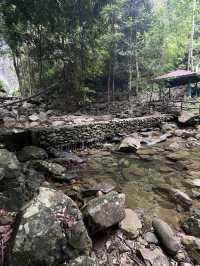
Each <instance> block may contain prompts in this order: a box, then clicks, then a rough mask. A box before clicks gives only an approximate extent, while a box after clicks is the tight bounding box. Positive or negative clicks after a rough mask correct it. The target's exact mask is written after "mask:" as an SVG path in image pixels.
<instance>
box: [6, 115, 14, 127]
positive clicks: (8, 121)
mask: <svg viewBox="0 0 200 266" xmlns="http://www.w3.org/2000/svg"><path fill="white" fill-rule="evenodd" d="M16 122H17V121H16V119H15V118H12V117H4V118H3V123H4V127H14V126H15V125H16Z"/></svg>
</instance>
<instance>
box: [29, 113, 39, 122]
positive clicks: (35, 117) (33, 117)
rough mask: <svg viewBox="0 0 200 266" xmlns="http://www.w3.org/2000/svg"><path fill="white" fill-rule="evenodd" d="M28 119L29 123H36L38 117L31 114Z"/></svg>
mask: <svg viewBox="0 0 200 266" xmlns="http://www.w3.org/2000/svg"><path fill="white" fill-rule="evenodd" d="M28 118H29V120H30V121H31V122H36V121H38V120H39V116H38V115H37V114H32V115H30V116H29V117H28Z"/></svg>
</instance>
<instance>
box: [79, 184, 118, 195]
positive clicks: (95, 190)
mask: <svg viewBox="0 0 200 266" xmlns="http://www.w3.org/2000/svg"><path fill="white" fill-rule="evenodd" d="M115 188H116V186H115V185H112V184H110V183H105V182H102V183H99V184H97V185H96V186H94V187H92V188H88V189H81V191H80V192H81V194H82V196H83V197H91V196H95V195H96V194H97V193H98V192H99V191H101V192H103V193H104V194H107V193H109V192H111V191H113V190H114V189H115Z"/></svg>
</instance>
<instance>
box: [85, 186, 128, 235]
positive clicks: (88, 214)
mask: <svg viewBox="0 0 200 266" xmlns="http://www.w3.org/2000/svg"><path fill="white" fill-rule="evenodd" d="M83 215H84V220H85V223H86V225H87V227H88V230H89V231H90V233H91V234H94V233H96V232H98V231H102V230H106V229H107V228H109V227H111V226H112V225H115V224H117V223H119V222H121V221H122V220H123V219H124V217H125V195H124V194H119V193H117V192H114V191H113V192H110V193H108V194H106V195H104V196H101V197H98V198H95V199H92V200H90V201H89V202H88V204H87V205H86V207H85V208H84V210H83Z"/></svg>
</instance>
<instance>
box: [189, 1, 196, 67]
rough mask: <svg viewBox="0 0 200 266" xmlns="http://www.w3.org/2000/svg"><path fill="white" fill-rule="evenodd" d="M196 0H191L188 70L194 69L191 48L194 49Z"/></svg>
mask: <svg viewBox="0 0 200 266" xmlns="http://www.w3.org/2000/svg"><path fill="white" fill-rule="evenodd" d="M196 6H197V2H196V0H193V13H192V29H191V39H190V46H189V52H188V70H192V71H193V70H194V58H193V49H194V33H195V18H196Z"/></svg>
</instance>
